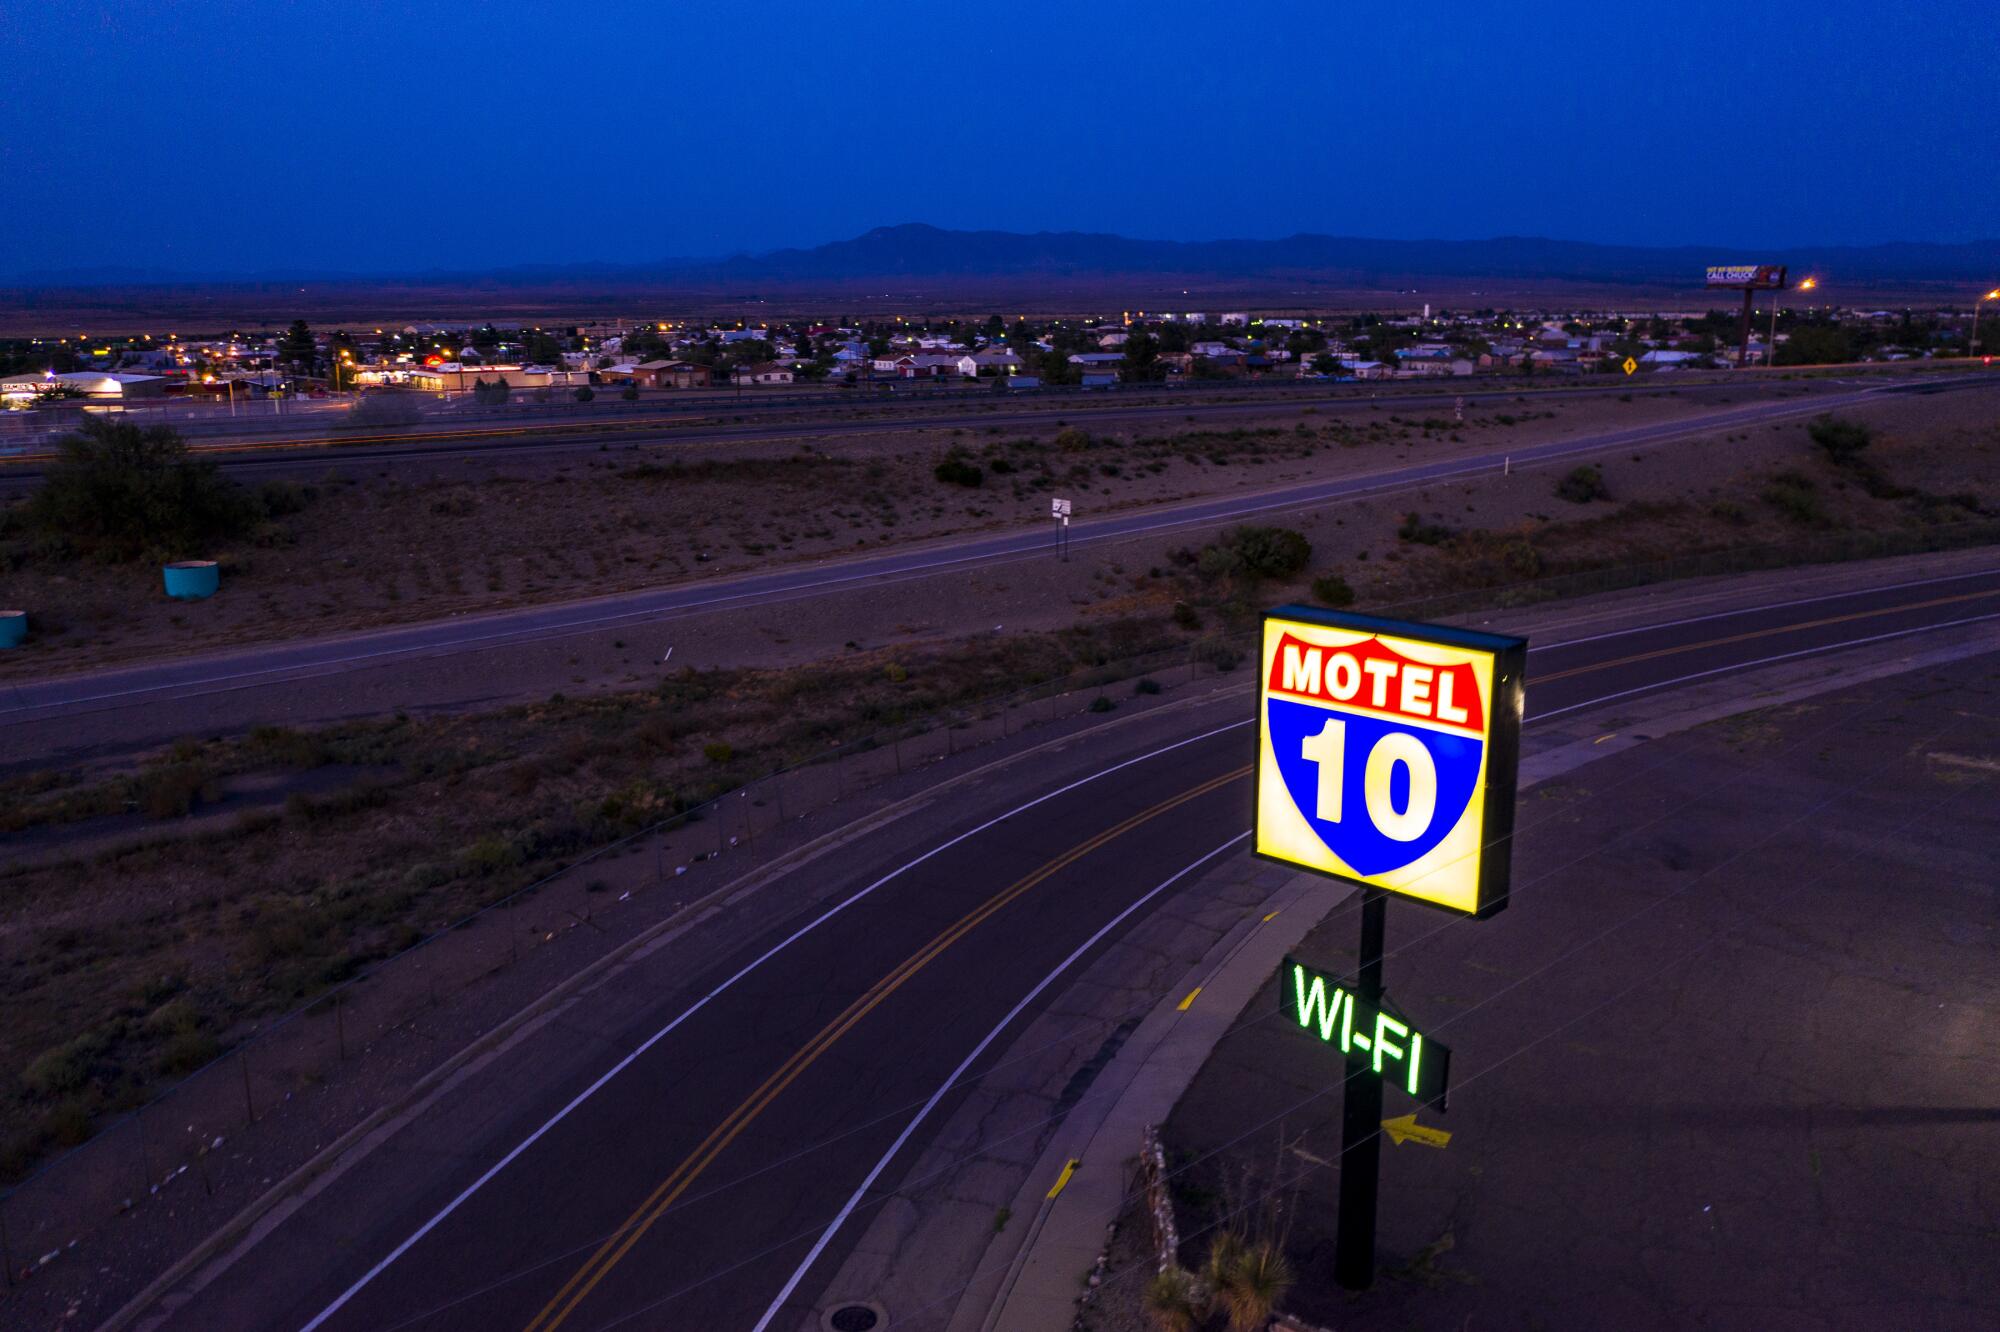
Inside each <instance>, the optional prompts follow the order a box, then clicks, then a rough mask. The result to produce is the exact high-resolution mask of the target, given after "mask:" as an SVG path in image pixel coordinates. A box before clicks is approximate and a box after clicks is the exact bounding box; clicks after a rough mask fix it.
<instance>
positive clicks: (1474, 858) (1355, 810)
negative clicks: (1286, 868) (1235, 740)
mask: <svg viewBox="0 0 2000 1332" xmlns="http://www.w3.org/2000/svg"><path fill="white" fill-rule="evenodd" d="M1526 660H1527V644H1526V643H1525V641H1523V640H1522V639H1518V638H1503V637H1500V636H1497V635H1494V634H1480V633H1472V632H1469V631H1466V630H1461V629H1452V628H1448V627H1445V626H1441V625H1418V624H1409V623H1405V622H1403V621H1398V620H1382V619H1377V618H1375V617H1374V616H1368V615H1349V614H1344V613H1340V612H1332V611H1321V610H1315V609H1313V608H1310V607H1304V606H1281V607H1279V608H1278V609H1276V610H1274V611H1271V612H1269V613H1267V614H1266V615H1265V617H1264V634H1263V656H1262V669H1261V671H1260V672H1259V676H1258V707H1257V721H1258V742H1257V749H1258V753H1257V828H1256V847H1255V851H1256V854H1257V855H1259V856H1261V857H1263V858H1264V859H1266V860H1276V861H1280V862H1282V863H1284V864H1287V865H1294V866H1297V867H1298V868H1300V869H1307V870H1313V871H1316V872H1318V873H1321V874H1326V875H1330V876H1332V877H1334V878H1338V879H1346V880H1348V881H1349V882H1351V883H1357V884H1360V885H1362V886H1363V887H1369V888H1380V889H1384V890H1386V891H1388V892H1391V893H1394V894H1396V895H1398V896H1401V897H1407V898H1411V899H1414V900H1416V901H1419V902H1425V903H1428V904H1430V905H1432V906H1437V907H1443V908H1445V909H1446V910H1449V911H1454V912H1458V913H1461V914H1464V915H1469V916H1480V917H1485V916H1491V915H1493V914H1494V913H1495V912H1498V911H1499V910H1501V909H1502V908H1503V907H1505V906H1506V905H1507V871H1508V865H1509V863H1510V860H1511V857H1510V856H1509V855H1508V846H1507V843H1508V840H1509V839H1510V838H1511V836H1512V834H1513V829H1514V770H1515V765H1516V762H1517V760H1518V757H1519V754H1520V734H1521V711H1522V706H1523V690H1522V674H1523V671H1524V669H1525V665H1526Z"/></svg>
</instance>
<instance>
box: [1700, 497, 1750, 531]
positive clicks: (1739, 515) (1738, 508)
mask: <svg viewBox="0 0 2000 1332" xmlns="http://www.w3.org/2000/svg"><path fill="white" fill-rule="evenodd" d="M1708 511H1709V513H1710V514H1712V515H1714V516H1715V517H1717V518H1720V519H1721V520H1722V521H1723V522H1725V523H1732V524H1734V525H1735V526H1737V527H1742V526H1743V525H1745V524H1746V523H1748V522H1749V521H1750V514H1749V511H1748V510H1746V509H1745V508H1744V507H1743V506H1742V505H1741V504H1738V503H1737V502H1736V501H1735V500H1726V499H1720V500H1717V501H1716V502H1715V503H1713V504H1711V505H1709V506H1708Z"/></svg>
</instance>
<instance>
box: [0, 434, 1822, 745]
mask: <svg viewBox="0 0 2000 1332" xmlns="http://www.w3.org/2000/svg"><path fill="white" fill-rule="evenodd" d="M1854 396H1858V395H1850V397H1849V398H1839V399H1834V400H1827V399H1819V400H1816V401H1814V402H1813V403H1812V404H1811V405H1810V406H1809V407H1808V406H1802V405H1800V406H1794V405H1786V406H1783V407H1775V406H1774V407H1772V408H1768V409H1767V408H1757V409H1754V411H1753V409H1744V410H1743V411H1739V412H1730V413H1723V414H1721V415H1719V416H1710V417H1706V418H1699V419H1696V420H1694V421H1687V422H1670V423H1666V424H1664V425H1660V426H1648V427H1639V428H1638V429H1637V430H1634V431H1627V432H1622V433H1618V434H1614V435H1611V436H1603V437H1596V438H1591V439H1585V440H1580V441H1571V442H1560V441H1559V442H1557V443H1555V444H1552V445H1541V446H1532V447H1531V448H1530V449H1529V450H1527V451H1524V452H1523V453H1522V454H1521V455H1519V456H1520V458H1521V459H1522V462H1521V465H1522V466H1523V467H1524V468H1525V467H1529V466H1534V465H1537V464H1539V463H1544V462H1555V461H1560V460H1562V459H1564V458H1568V457H1572V456H1574V455H1576V454H1579V453H1593V452H1598V451H1601V450H1604V449H1612V448H1631V447H1634V446H1637V445H1641V444H1654V443H1662V442H1666V441H1669V440H1672V439H1675V438H1678V437H1680V436H1682V435H1687V434H1698V433H1701V432H1704V431H1712V430H1719V429H1726V428H1731V427H1734V426H1737V425H1744V424H1755V423H1761V422H1765V421H1770V420H1774V419H1778V418H1781V417H1784V416H1791V415H1799V414H1801V413H1803V412H1806V411H1825V410H1828V409H1830V408H1834V407H1841V406H1846V405H1848V403H1849V401H1850V400H1851V398H1852V397H1854ZM1491 467H1492V459H1491V457H1490V456H1488V455H1484V454H1482V455H1480V456H1478V457H1476V458H1468V459H1465V460H1463V461H1461V462H1457V463H1441V464H1429V465H1427V466H1424V467H1418V468H1403V469H1398V470H1396V471H1392V472H1378V473H1375V474H1374V476H1373V477H1372V478H1371V477H1369V476H1361V477H1356V478H1353V479H1352V481H1351V482H1323V483H1321V484H1320V486H1318V487H1315V488H1313V489H1314V493H1312V494H1309V495H1305V496H1298V495H1293V496H1291V497H1281V498H1270V499H1260V500H1258V501H1257V502H1254V503H1248V504H1234V505H1231V504H1229V503H1228V502H1227V501H1222V502H1218V501H1212V500H1211V501H1200V502H1197V504H1196V505H1189V506H1184V507H1183V509H1182V510H1181V511H1180V512H1179V513H1176V512H1175V511H1174V510H1171V509H1170V510H1166V511H1163V512H1161V513H1160V514H1158V515H1157V516H1156V517H1148V516H1146V515H1135V516H1133V517H1130V518H1122V519H1106V520H1101V521H1103V522H1104V523H1105V524H1106V528H1105V530H1101V531H1097V532H1092V531H1090V530H1089V528H1088V527H1087V526H1083V527H1079V528H1078V530H1077V532H1076V535H1075V537H1074V539H1073V544H1076V545H1089V544H1093V543H1098V542H1105V541H1122V540H1131V539H1133V538H1136V537H1141V536H1150V535H1155V534H1158V533H1161V532H1171V531H1174V530H1176V529H1177V528H1182V527H1200V526H1206V525H1209V524H1213V523H1218V522H1225V521H1228V520H1230V519H1233V518H1242V517H1247V516H1249V515H1251V514H1259V513H1269V512H1273V511H1276V510H1281V509H1294V508H1302V507H1305V506H1308V505H1313V504H1326V503H1332V502H1335V501H1340V500H1352V499H1361V498H1365V497H1368V496H1372V495H1378V494H1381V493H1385V492H1388V491H1394V490H1398V489H1405V488H1408V487H1411V486H1420V485H1432V484H1436V483H1438V482H1441V481H1451V480H1456V479H1459V478H1461V477H1464V476H1467V475H1472V474H1477V473H1480V472H1485V471H1488V470H1490V469H1491ZM1211 505H1213V506H1215V507H1214V508H1213V509H1210V508H1208V507H1207V506H1211ZM1194 509H1201V510H1202V511H1198V512H1190V511H1189V510H1194ZM982 541H983V542H990V543H993V544H994V546H996V547H997V548H991V549H977V550H973V551H971V552H968V553H965V554H956V555H948V556H945V557H944V558H942V559H931V560H923V559H918V560H915V561H913V562H910V563H894V564H890V565H889V566H888V567H879V566H878V567H874V568H862V569H860V570H857V571H855V572H853V573H845V574H834V575H831V576H827V577H820V578H815V577H812V576H811V575H810V574H807V575H805V576H803V577H796V576H795V577H793V578H790V579H787V577H786V575H784V574H782V573H781V574H775V575H764V577H769V578H772V579H773V580H774V581H775V583H776V585H775V586H771V587H766V588H745V589H743V590H741V591H734V592H730V591H720V592H717V593H716V594H714V595H712V596H697V597H694V598H692V599H690V600H686V601H675V600H672V598H673V595H674V594H673V593H672V592H671V591H668V592H664V593H660V594H653V595H661V596H663V597H665V598H667V599H668V600H667V602H666V604H662V605H648V606H643V607H639V608H635V609H632V610H622V611H614V612H612V613H610V614H604V615H586V616H581V617H578V618H574V619H567V620H556V621H554V622H552V623H549V624H544V625H519V626H516V627H513V628H507V629H499V630H495V631H493V632H490V633H478V634H464V635H459V636H456V637H451V638H442V639H438V640H435V641H432V642H424V643H411V644H406V645H402V646H398V647H388V648H378V649H376V650H374V651H369V652H356V653H349V654H347V655H345V656H336V657H319V658H314V659H311V660H307V661H300V662H292V663H287V664H285V665H281V666H266V667H260V668H258V669H255V670H248V671H233V672H225V673H222V674H215V675H203V676H196V677H194V678H192V679H187V680H169V681H163V682H161V683H158V684H146V685H135V686H133V687H132V688H129V689H117V690H110V691H107V692H104V693H98V694H84V695H79V696H76V697H72V698H62V699H53V700H48V701H45V702H31V703H21V704H17V705H15V706H12V707H5V708H0V716H6V715H10V714H18V713H29V712H52V713H56V714H58V715H59V714H60V713H61V712H63V711H65V710H69V709H75V708H81V707H84V706H87V705H89V704H92V703H104V702H111V701H115V700H118V699H125V698H134V697H139V696H142V695H147V694H158V693H163V692H167V691H170V690H187V691H193V690H196V689H200V688H201V687H203V686H218V685H228V684H232V683H234V682H238V681H254V680H258V679H262V678H265V677H281V678H282V677H285V676H287V675H291V676H296V677H297V678H300V679H309V678H312V677H311V676H310V675H309V674H307V673H308V672H315V671H318V672H326V671H328V670H329V668H340V667H346V666H353V665H358V664H360V663H364V662H371V661H380V660H385V659H389V658H395V657H415V656H421V655H425V654H429V655H437V656H447V655H452V654H455V653H458V652H464V651H468V650H471V649H474V648H477V647H479V646H481V645H493V646H508V645H509V644H507V643H506V642H505V640H508V639H516V640H518V642H519V643H520V644H528V643H534V642H539V641H543V640H550V639H556V638H560V637H563V636H565V635H566V634H573V633H587V632H591V631H593V630H599V629H607V628H610V627H612V626H613V625H616V624H618V623H620V622H622V621H628V620H635V619H645V618H648V617H652V616H665V615H668V614H674V613H679V614H686V613H689V612H693V611H700V610H707V609H713V608H716V607H720V606H723V605H726V604H728V603H731V602H742V601H747V600H756V599H767V600H779V599H783V600H794V599H797V598H796V597H795V596H794V597H785V596H784V595H783V594H785V593H794V594H797V593H806V594H809V595H817V594H819V593H822V592H825V591H829V590H832V589H835V588H839V587H842V586H845V585H847V584H850V583H858V582H869V581H889V580H895V581H902V579H898V578H897V577H896V576H897V575H902V576H903V578H904V579H906V578H908V577H912V576H917V575H923V574H929V573H934V572H936V571H939V570H943V569H949V568H952V567H954V566H957V565H963V564H971V563H978V562H992V561H995V560H1001V559H1008V558H1013V557H1019V556H1024V555H1032V554H1035V553H1037V552H1038V551H1039V549H1040V544H1039V543H1040V538H1039V537H1032V538H1031V537H1029V536H1027V535H1023V536H1021V537H1019V538H1014V539H1012V540H1010V539H1009V538H1008V537H1006V536H998V537H990V538H984V539H982ZM888 558H890V559H893V557H888ZM632 595H635V596H646V595H649V594H648V593H645V592H639V593H634V594H632ZM420 631H421V629H418V630H389V631H385V633H387V634H395V633H405V632H420ZM142 669H143V668H142ZM54 683H56V684H60V681H57V682H54ZM203 692H205V693H219V692H223V691H222V690H220V689H206V690H203ZM16 694H17V696H18V694H19V690H18V689H17V690H16ZM190 696H191V697H200V696H201V695H200V694H196V693H190Z"/></svg>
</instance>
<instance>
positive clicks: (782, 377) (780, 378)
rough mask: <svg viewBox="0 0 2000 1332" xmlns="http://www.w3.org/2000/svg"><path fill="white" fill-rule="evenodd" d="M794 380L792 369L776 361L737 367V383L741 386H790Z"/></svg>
mask: <svg viewBox="0 0 2000 1332" xmlns="http://www.w3.org/2000/svg"><path fill="white" fill-rule="evenodd" d="M793 378H794V375H793V373H792V367H790V366H789V365H780V364H778V363H777V362H776V361H758V362H756V363H755V364H753V365H739V366H737V367H736V382H737V383H739V384H759V385H771V384H789V383H791V382H792V380H793Z"/></svg>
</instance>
